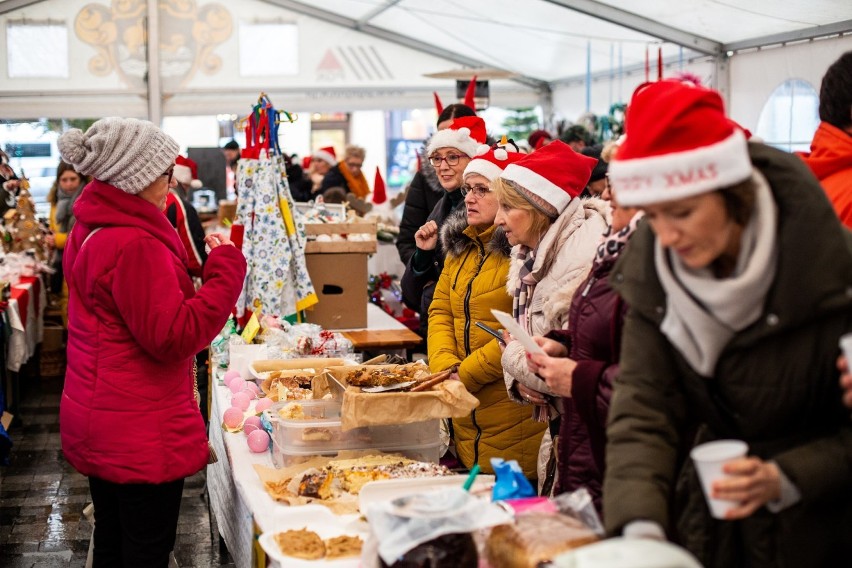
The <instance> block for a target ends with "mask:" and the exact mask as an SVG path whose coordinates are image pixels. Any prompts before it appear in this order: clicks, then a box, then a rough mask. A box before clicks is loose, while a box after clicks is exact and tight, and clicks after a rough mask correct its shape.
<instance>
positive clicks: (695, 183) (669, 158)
mask: <svg viewBox="0 0 852 568" xmlns="http://www.w3.org/2000/svg"><path fill="white" fill-rule="evenodd" d="M625 134H626V137H625V140H624V143H622V144H621V146H620V147H619V149H618V155H617V156H616V158H615V160H614V161H613V162H612V163H611V164H610V165H609V179H610V183H612V187H613V190H614V191H615V192H616V194H617V195H618V204H619V205H621V206H625V207H636V206H642V205H646V204H649V203H656V202H660V201H671V200H673V199H682V198H684V197H691V196H693V195H698V194H701V193H706V192H709V191H714V190H716V189H721V188H723V187H727V186H731V185H735V184H737V183H739V182H742V181H745V180H746V179H748V178H749V177H750V176H751V172H752V165H751V160H750V159H749V155H748V145H747V143H746V135H745V134H744V133H743V132H742V129H741V128H740V127H738V126H737V125H736V123H734V122H733V121H731V120H730V119H729V118H728V117H727V116H725V107H724V104H723V103H722V97H721V96H719V93H717V92H716V91H713V90H710V89H706V88H704V87H701V86H697V85H695V84H693V83H684V82H681V81H675V80H667V81H658V82H656V83H650V84H647V85H644V86H640V87H639V88H638V89H636V92H634V93H633V98H632V100H631V101H630V105H629V106H628V107H627V116H626V118H625Z"/></svg>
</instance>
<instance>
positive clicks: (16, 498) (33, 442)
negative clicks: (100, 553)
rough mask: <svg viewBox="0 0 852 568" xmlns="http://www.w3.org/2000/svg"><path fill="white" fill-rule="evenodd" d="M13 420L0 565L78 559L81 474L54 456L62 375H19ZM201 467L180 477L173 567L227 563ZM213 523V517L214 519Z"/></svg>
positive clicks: (1, 481) (82, 533)
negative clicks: (17, 420)
mask: <svg viewBox="0 0 852 568" xmlns="http://www.w3.org/2000/svg"><path fill="white" fill-rule="evenodd" d="M21 383H22V385H21V388H22V393H21V404H20V407H19V409H18V416H19V417H20V419H21V422H20V423H17V424H13V426H12V428H10V435H11V437H12V440H13V442H14V446H13V448H12V453H11V456H10V458H11V459H10V465H8V466H5V467H3V466H0V566H2V567H3V568H18V567H27V568H29V567H33V566H36V567H53V566H80V567H83V566H85V565H86V555H87V553H88V549H89V538H90V537H91V534H92V525H91V524H90V523H89V522H88V521H87V520H86V518H85V517H84V516H83V508H84V507H85V506H86V504H87V503H89V502H90V501H91V497H89V484H88V481H87V479H86V478H85V477H84V476H82V475H80V474H79V473H77V472H76V471H75V470H74V468H72V467H71V466H70V465H68V463H67V462H66V461H65V459H64V458H63V456H62V449H61V445H60V441H59V398H60V394H61V392H62V379H61V378H59V379H39V378H30V377H22V378H21ZM204 489H205V478H204V473H203V472H200V473H198V474H196V475H194V476H192V477H190V478H188V479H187V480H186V484H185V486H184V490H183V501H182V503H181V510H180V520H179V521H178V534H177V542H176V543H175V559H176V560H177V563H178V565H179V566H181V567H182V568H183V567H189V566H197V567H199V568H200V567H209V566H233V563H232V561H231V558H230V555H229V554H228V552H227V550H226V549H225V548H224V547H222V548H221V550H220V546H219V542H218V541H219V538H218V535H217V536H216V538H215V539H214V538H211V534H213V533H212V532H211V528H210V524H211V521H210V516H209V514H208V507H207V500H206V495H205V491H204ZM214 530H215V522H214Z"/></svg>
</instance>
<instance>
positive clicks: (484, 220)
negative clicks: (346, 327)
mask: <svg viewBox="0 0 852 568" xmlns="http://www.w3.org/2000/svg"><path fill="white" fill-rule="evenodd" d="M519 158H520V154H517V153H515V152H507V151H506V150H505V149H504V148H497V149H495V150H491V151H489V152H487V153H486V154H484V155H482V156H479V157H477V158H474V159H473V160H471V162H470V163H469V164H468V165H467V168H466V169H465V170H464V182H465V185H463V186H462V191H463V193H464V194H465V196H464V203H465V206H466V207H465V211H466V215H465V217H456V216H453V217H450V218H449V219H447V221H446V222H445V223H444V226H443V227H442V228H441V243H442V245H443V248H444V250H445V251H446V253H447V257H446V262H445V264H444V268H443V271H442V272H441V276H440V279H439V280H438V285H437V286H436V288H435V298H434V300H433V301H432V306H431V307H430V309H429V366H430V368H431V370H432V371H441V370H444V369H449V368H450V367H453V366H458V372H457V373H456V374H455V376H454V377H453V378H456V379H458V380H460V381H462V382H463V383H464V385H465V387H467V390H468V391H470V392H471V393H472V394H473V395H474V396H476V397H477V398H478V399H479V407H477V408H476V409H475V410H474V411H473V412H471V414H470V416H467V417H464V418H456V419H453V434H454V439H455V444H456V453H457V455H458V458H459V460H461V462H462V464H464V466H465V467H467V468H471V467H473V465H474V464H479V466H480V467H481V468H482V470H483V471H485V472H488V473H491V472H492V471H493V469H492V467H491V458H492V457H499V458H505V459H515V460H518V463H519V464H520V466H521V467H522V468H523V470H524V473H525V474H526V475H527V476H528V477H531V478H535V462H536V456H537V454H538V446H539V443H540V440H541V435H542V432H543V429H544V425H543V424H536V423H534V422H533V421H532V420H531V419H530V417H529V413H528V412H527V411H526V410H525V409H523V408H522V407H520V406H518V405H516V404H514V403H512V402H511V401H510V400H509V398H508V396H507V395H506V389H505V387H504V386H503V369H502V367H501V365H500V347H499V345H498V343H497V340H496V339H495V338H494V337H492V336H491V335H489V334H487V333H486V332H485V331H483V330H482V329H480V328H479V327H477V326H476V325H475V324H476V323H477V322H482V323H485V324H486V325H488V326H490V327H492V328H497V327H498V324H497V323H496V321H495V319H494V316H493V314H492V313H491V310H492V308H496V309H498V310H503V311H506V310H509V309H510V307H511V302H512V299H511V298H510V297H509V295H508V294H506V274H507V272H508V270H509V250H510V246H509V243H508V242H507V241H506V238H505V236H504V235H503V232H502V230H500V229H498V228H497V227H495V226H494V216H495V215H496V213H497V199H496V198H495V196H494V194H493V193H492V192H491V189H490V181H491V180H492V179H494V178H496V177H497V175H499V173H500V172H501V171H502V169H503V167H504V166H506V165H507V164H510V163H512V162H514V161H516V160H517V159H519Z"/></svg>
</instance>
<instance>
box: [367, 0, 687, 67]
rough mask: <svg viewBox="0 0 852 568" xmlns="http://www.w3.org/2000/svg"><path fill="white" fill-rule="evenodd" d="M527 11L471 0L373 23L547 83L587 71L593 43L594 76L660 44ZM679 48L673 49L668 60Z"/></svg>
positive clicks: (413, 2) (549, 12)
mask: <svg viewBox="0 0 852 568" xmlns="http://www.w3.org/2000/svg"><path fill="white" fill-rule="evenodd" d="M523 6H524V9H523V10H519V9H518V4H517V2H512V1H510V0H469V1H467V2H465V4H464V10H459V9H458V5H457V4H456V3H455V2H450V1H448V0H434V1H432V2H429V3H428V4H425V3H424V2H422V1H420V0H403V1H402V2H400V3H399V4H397V5H396V6H394V7H393V8H391V9H389V10H386V11H385V12H383V13H382V14H380V15H378V16H377V17H375V18H374V19H373V20H372V21H371V23H372V24H373V25H375V26H376V27H379V28H382V29H388V30H394V31H395V32H397V33H399V34H403V35H408V36H411V37H417V38H419V39H421V40H422V41H425V42H429V43H433V44H437V45H440V46H442V47H443V48H445V49H448V50H450V51H455V52H458V53H461V54H464V55H466V56H469V57H472V58H476V59H479V60H481V61H483V62H485V63H487V64H488V65H492V66H494V67H498V68H503V69H507V70H509V71H513V72H516V73H519V74H523V75H531V76H533V77H537V78H541V79H544V80H547V81H551V80H554V79H557V78H560V77H565V76H572V75H577V74H581V73H584V72H585V71H586V55H587V54H586V50H587V46H588V47H589V48H590V49H591V55H592V61H591V68H592V71H602V70H606V69H609V68H610V67H611V66H613V67H614V66H615V65H616V64H617V58H618V54H619V49H620V51H621V53H622V59H623V64H625V65H627V64H633V63H638V62H640V61H644V56H645V55H644V53H645V47H646V46H647V45H648V44H650V43H652V42H655V41H657V39H656V38H654V37H652V36H649V35H647V34H642V33H639V32H635V31H632V30H629V29H626V28H624V27H621V26H618V25H615V24H611V23H608V22H603V21H601V20H598V19H596V18H594V17H592V16H587V15H585V14H580V13H578V12H575V11H573V10H566V9H565V8H563V7H561V6H557V5H554V4H551V3H549V2H541V1H535V2H525V3H524V5H523ZM677 50H678V48H677V47H676V46H668V47H667V48H666V55H671V54H676V53H677Z"/></svg>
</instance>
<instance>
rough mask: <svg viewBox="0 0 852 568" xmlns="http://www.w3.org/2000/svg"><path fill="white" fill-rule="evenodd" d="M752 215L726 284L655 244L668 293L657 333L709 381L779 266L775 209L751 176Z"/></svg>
mask: <svg viewBox="0 0 852 568" xmlns="http://www.w3.org/2000/svg"><path fill="white" fill-rule="evenodd" d="M752 181H753V182H754V185H755V211H754V214H753V215H752V218H751V219H750V220H749V222H748V225H746V227H745V229H744V230H743V234H742V238H741V245H740V254H739V258H738V259H737V266H736V268H735V270H734V274H733V275H732V276H731V277H730V278H715V277H714V276H713V274H712V273H711V271H710V270H709V269H707V268H703V269H699V270H692V269H690V268H688V267H686V266H684V265H683V263H682V262H681V261H680V259H679V258H678V257H677V255H675V254H672V253H670V252H669V251H666V250H664V249H663V248H662V247H661V246H660V244H659V241H657V242H656V244H655V251H654V252H655V254H654V262H655V265H656V269H657V275H658V276H659V277H660V283H661V284H662V286H663V290H665V292H666V316H665V318H664V319H663V323H662V325H661V326H660V331H662V332H663V334H664V335H665V336H666V337H667V338H668V339H669V341H671V342H672V344H673V345H674V347H675V349H677V350H678V351H679V352H680V354H681V355H683V357H684V358H685V359H686V361H687V363H689V365H690V366H691V367H692V368H693V369H694V370H695V371H696V372H697V373H698V374H700V375H701V376H703V377H712V376H713V372H714V370H715V369H716V363H717V361H718V359H719V355H720V354H721V353H722V350H723V349H724V348H725V346H726V345H727V344H728V342H729V341H730V340H731V338H732V337H733V336H734V334H735V333H736V332H738V331H740V330H743V329H745V328H746V327H748V326H749V325H751V324H752V323H754V322H755V321H757V319H758V318H759V317H760V315H761V314H762V313H763V305H764V303H765V299H766V293H767V292H768V291H769V288H770V286H771V285H772V281H773V280H774V279H775V270H776V266H777V261H778V239H777V236H776V228H777V225H778V209H777V207H776V205H775V201H774V200H773V198H772V191H771V190H770V189H769V183H768V182H767V181H766V178H764V177H763V175H762V174H761V173H760V172H758V171H757V170H754V171H753V173H752Z"/></svg>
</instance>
